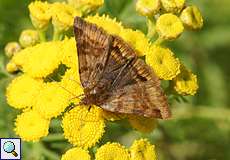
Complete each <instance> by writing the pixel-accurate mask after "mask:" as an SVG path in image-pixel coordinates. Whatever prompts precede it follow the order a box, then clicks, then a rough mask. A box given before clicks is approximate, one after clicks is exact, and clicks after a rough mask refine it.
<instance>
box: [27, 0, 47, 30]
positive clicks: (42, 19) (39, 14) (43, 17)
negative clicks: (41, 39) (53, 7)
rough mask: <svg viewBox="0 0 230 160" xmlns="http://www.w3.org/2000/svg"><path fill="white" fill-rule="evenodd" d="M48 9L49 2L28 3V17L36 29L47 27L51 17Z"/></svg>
mask: <svg viewBox="0 0 230 160" xmlns="http://www.w3.org/2000/svg"><path fill="white" fill-rule="evenodd" d="M49 9H50V4H49V3H47V2H41V1H35V2H32V3H30V5H29V11H30V18H31V21H32V23H33V25H34V27H35V28H36V29H39V30H44V29H46V28H47V26H48V24H49V21H50V18H51V15H50V13H49Z"/></svg>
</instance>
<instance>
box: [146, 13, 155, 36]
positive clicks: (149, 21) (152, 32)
mask: <svg viewBox="0 0 230 160" xmlns="http://www.w3.org/2000/svg"><path fill="white" fill-rule="evenodd" d="M147 26H148V33H147V37H148V38H149V39H151V38H153V37H154V35H155V34H156V27H155V26H156V22H155V19H154V17H148V18H147Z"/></svg>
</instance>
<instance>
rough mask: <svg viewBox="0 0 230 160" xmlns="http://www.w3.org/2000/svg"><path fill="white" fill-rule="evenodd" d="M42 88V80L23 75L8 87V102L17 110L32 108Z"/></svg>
mask: <svg viewBox="0 0 230 160" xmlns="http://www.w3.org/2000/svg"><path fill="white" fill-rule="evenodd" d="M42 86H43V83H42V81H41V80H37V79H33V78H31V77H30V76H28V75H25V74H24V75H21V76H19V77H17V78H15V79H14V80H13V81H12V82H11V83H10V84H9V86H8V87H7V92H6V97H7V102H8V103H9V105H11V106H12V107H14V108H17V109H21V108H26V107H31V106H32V105H33V100H34V99H35V97H36V96H37V95H38V93H39V91H40V89H41V88H42Z"/></svg>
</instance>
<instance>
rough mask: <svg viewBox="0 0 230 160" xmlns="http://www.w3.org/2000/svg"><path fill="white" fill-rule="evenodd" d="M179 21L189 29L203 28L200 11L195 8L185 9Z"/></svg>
mask: <svg viewBox="0 0 230 160" xmlns="http://www.w3.org/2000/svg"><path fill="white" fill-rule="evenodd" d="M180 19H181V21H182V22H183V24H184V25H185V26H186V27H188V28H189V29H194V30H196V29H201V28H202V27H203V18H202V15H201V13H200V10H199V9H198V8H197V7H196V6H189V7H186V8H185V9H184V10H183V11H182V13H181V15H180Z"/></svg>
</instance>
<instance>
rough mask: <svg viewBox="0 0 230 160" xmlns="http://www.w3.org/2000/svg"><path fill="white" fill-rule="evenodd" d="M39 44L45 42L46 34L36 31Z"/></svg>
mask: <svg viewBox="0 0 230 160" xmlns="http://www.w3.org/2000/svg"><path fill="white" fill-rule="evenodd" d="M38 34H39V38H40V42H46V33H45V31H42V30H38Z"/></svg>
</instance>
